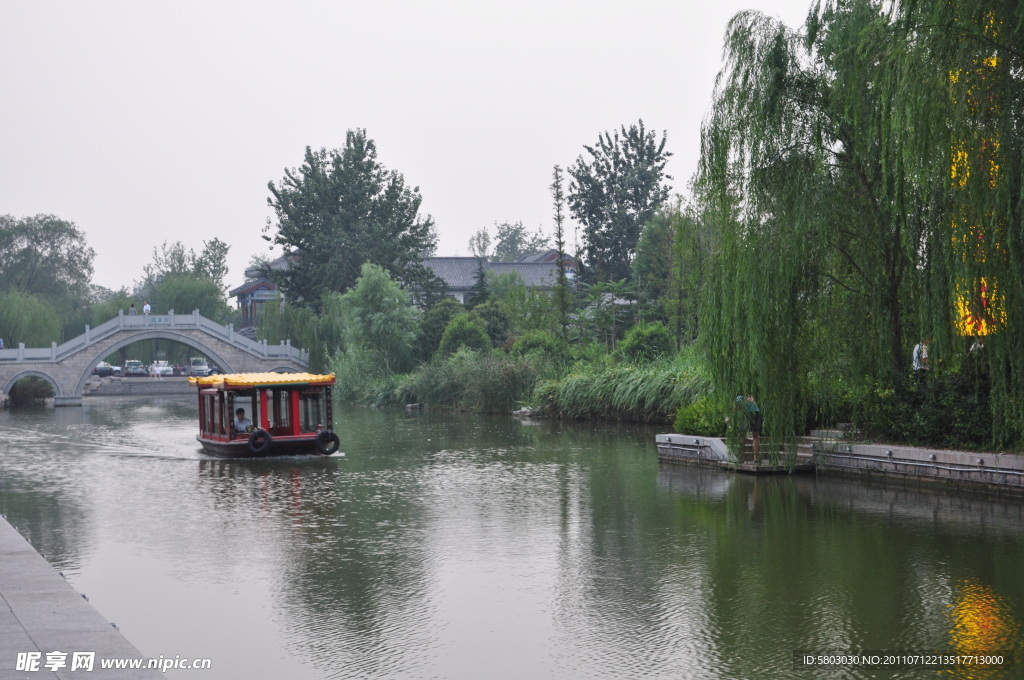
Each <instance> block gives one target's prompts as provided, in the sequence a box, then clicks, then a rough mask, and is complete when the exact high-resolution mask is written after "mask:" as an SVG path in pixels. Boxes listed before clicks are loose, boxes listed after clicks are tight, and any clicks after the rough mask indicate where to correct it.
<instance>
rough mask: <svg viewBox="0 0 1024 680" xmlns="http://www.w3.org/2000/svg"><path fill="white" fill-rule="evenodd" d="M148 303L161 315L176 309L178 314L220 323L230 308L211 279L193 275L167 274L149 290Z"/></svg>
mask: <svg viewBox="0 0 1024 680" xmlns="http://www.w3.org/2000/svg"><path fill="white" fill-rule="evenodd" d="M150 292H151V295H150V296H149V302H150V304H151V305H152V306H153V308H154V310H160V313H164V312H168V311H170V310H172V309H173V310H174V311H175V313H176V314H191V313H192V311H193V310H196V309H198V310H199V313H200V314H202V315H203V316H205V317H206V318H208V319H213V320H214V321H217V322H218V323H220V322H223V321H224V320H225V319H226V318H227V316H228V314H230V313H231V310H230V308H229V307H228V305H227V303H226V302H225V301H224V294H223V291H221V289H220V287H219V286H218V285H217V284H216V283H215V282H214V281H212V280H210V279H208V278H205V277H199V276H196V275H195V274H191V273H181V274H167V275H165V276H162V277H161V278H160V279H159V280H158V282H157V283H155V284H154V285H153V286H152V288H151V289H150Z"/></svg>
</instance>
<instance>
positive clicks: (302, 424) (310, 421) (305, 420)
mask: <svg viewBox="0 0 1024 680" xmlns="http://www.w3.org/2000/svg"><path fill="white" fill-rule="evenodd" d="M323 423H324V393H323V390H321V389H317V390H308V391H305V392H303V393H302V394H301V395H299V432H316V426H317V425H323Z"/></svg>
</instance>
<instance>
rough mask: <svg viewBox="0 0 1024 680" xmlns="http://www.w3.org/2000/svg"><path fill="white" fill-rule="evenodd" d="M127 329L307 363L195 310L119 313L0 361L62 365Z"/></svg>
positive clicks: (10, 352) (291, 350) (4, 353)
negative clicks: (192, 333) (179, 334)
mask: <svg viewBox="0 0 1024 680" xmlns="http://www.w3.org/2000/svg"><path fill="white" fill-rule="evenodd" d="M130 328H138V329H140V330H142V329H147V328H148V329H152V330H164V329H171V328H180V329H183V330H184V329H198V330H202V331H204V332H205V333H207V334H209V335H212V336H214V337H216V338H218V339H220V340H223V341H224V342H226V343H228V344H230V345H234V346H235V347H238V348H239V349H243V350H247V351H249V352H251V353H253V354H258V355H260V356H263V357H266V358H271V357H274V358H282V359H294V360H296V361H300V362H308V361H309V352H308V351H306V350H302V349H299V348H298V347H293V346H292V344H291V340H288V341H285V342H282V343H281V344H279V345H271V344H268V343H267V341H266V340H263V341H261V342H254V341H252V340H250V339H249V338H247V337H245V336H243V335H240V334H238V333H236V332H235V329H234V326H232V325H228V326H224V325H221V324H219V323H217V322H216V321H212V320H210V319H207V318H206V317H204V316H203V315H201V314H200V313H199V311H198V310H197V311H194V312H192V313H191V314H175V313H174V311H173V310H172V311H171V312H169V313H167V314H142V315H138V316H128V315H126V314H124V313H120V312H119V313H118V315H117V316H116V317H114V318H113V319H110V320H109V321H104V322H103V323H101V324H100V325H99V326H96V327H95V328H90V327H89V326H86V327H85V332H84V333H82V334H81V335H79V336H78V337H75V338H71V339H70V340H68V341H67V342H65V343H62V344H60V345H58V344H57V343H55V342H54V343H50V346H49V347H25V345H24V344H19V346H18V347H17V348H8V349H2V350H0V361H61V360H63V359H65V358H67V357H68V356H71V355H72V354H75V353H76V352H80V351H82V350H84V349H87V348H88V347H90V346H92V345H95V344H97V343H99V342H103V341H104V340H106V339H107V338H108V337H110V336H111V335H113V334H115V333H118V332H120V331H123V330H125V329H130Z"/></svg>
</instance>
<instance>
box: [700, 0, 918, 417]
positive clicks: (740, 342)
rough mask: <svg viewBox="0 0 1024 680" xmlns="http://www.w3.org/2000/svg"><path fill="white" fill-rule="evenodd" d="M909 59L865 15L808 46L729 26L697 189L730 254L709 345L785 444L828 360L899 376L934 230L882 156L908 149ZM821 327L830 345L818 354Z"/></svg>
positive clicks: (721, 262)
mask: <svg viewBox="0 0 1024 680" xmlns="http://www.w3.org/2000/svg"><path fill="white" fill-rule="evenodd" d="M907 48H908V45H906V44H905V43H902V42H901V41H900V40H899V37H898V35H897V34H896V32H895V31H894V30H893V29H892V26H891V24H890V22H889V19H888V18H887V16H886V15H885V14H884V13H883V12H882V11H881V9H880V5H878V4H875V3H873V2H870V1H868V0H853V1H852V2H840V3H838V4H836V5H835V6H826V7H824V8H822V9H821V10H820V12H818V13H812V17H811V19H810V20H809V22H808V26H807V31H806V33H800V32H796V31H793V30H791V29H789V28H788V27H786V26H785V25H783V24H782V23H780V22H778V21H777V20H775V19H772V18H769V17H767V16H765V15H763V14H760V13H758V12H754V11H747V12H742V13H740V14H738V15H736V17H734V18H733V20H732V21H731V22H730V24H729V28H728V31H727V37H726V66H725V68H724V69H723V71H722V73H721V74H720V75H719V78H718V85H717V88H716V93H715V100H714V103H713V106H712V110H711V114H710V118H709V120H708V121H707V123H706V124H705V127H704V130H703V153H702V159H701V168H700V173H701V174H700V179H699V182H698V191H699V193H700V195H701V197H702V200H703V201H704V206H703V207H704V209H705V214H706V215H708V216H709V219H711V220H712V221H713V222H714V224H715V226H716V228H717V229H718V230H719V233H720V234H721V238H722V247H721V250H720V251H719V253H718V255H717V257H716V258H715V262H714V265H713V271H712V274H711V276H710V280H711V285H709V286H708V287H706V288H705V292H706V296H705V299H704V304H703V306H702V309H701V314H702V318H704V319H705V320H708V322H707V323H704V324H702V329H703V331H702V339H704V340H705V341H706V347H707V349H708V350H709V356H710V358H711V359H712V363H713V365H714V367H715V369H716V372H717V375H716V377H717V379H718V380H717V382H718V384H719V385H720V386H721V387H722V389H723V390H724V391H729V393H730V394H735V393H737V392H744V393H747V394H750V393H756V394H757V395H758V401H759V402H760V403H761V404H762V406H765V405H767V408H765V413H766V416H765V417H766V422H767V426H768V428H769V429H771V430H773V431H774V432H775V434H777V435H781V436H784V437H786V436H788V437H791V436H793V435H794V434H795V432H796V431H797V430H798V429H799V428H800V424H801V423H802V422H803V416H802V413H803V408H804V407H805V404H806V398H807V397H808V393H807V390H806V384H805V377H806V376H807V375H808V371H809V370H810V365H811V364H816V363H817V362H819V361H820V360H821V356H820V355H821V353H830V352H837V353H839V354H842V355H844V356H845V362H846V365H847V366H856V367H858V369H857V370H858V371H860V372H861V376H860V377H858V378H857V380H861V379H863V377H864V376H874V377H876V378H878V379H882V380H885V381H887V382H889V383H890V384H891V381H892V380H893V379H894V377H895V376H898V375H901V374H902V373H903V367H904V362H905V353H904V345H905V338H906V334H907V329H908V327H909V326H912V325H913V321H912V320H911V319H908V318H907V315H908V314H913V311H914V306H913V305H911V304H909V301H910V300H911V299H912V298H913V295H914V291H913V287H914V284H915V279H914V271H915V265H916V264H917V263H918V261H919V253H920V252H921V250H922V232H923V228H924V225H925V223H926V221H927V220H928V219H930V218H932V217H934V216H931V215H929V214H928V211H927V210H926V209H924V208H923V206H921V205H920V204H917V205H915V204H914V202H913V201H912V200H910V199H911V196H912V195H914V194H915V193H916V188H915V186H914V178H908V177H907V176H906V175H904V174H903V173H902V172H901V171H900V170H901V163H902V158H903V154H904V151H903V150H901V148H900V147H899V145H898V144H897V143H896V142H894V141H890V140H887V141H885V142H884V143H880V140H881V139H884V138H886V137H887V135H890V134H892V135H894V137H895V140H902V139H903V135H902V134H900V131H899V130H898V129H894V128H895V123H894V121H895V120H896V119H895V118H894V116H893V110H894V104H895V102H896V97H895V96H894V94H895V93H894V91H893V89H892V88H893V77H894V76H895V74H896V73H897V66H896V64H895V63H894V60H895V58H896V55H898V54H899V52H900V51H901V50H904V49H907ZM931 75H932V77H931V78H930V77H929V74H928V72H927V71H922V72H921V73H920V74H919V75H918V77H919V78H921V79H922V82H925V83H926V82H928V81H929V80H932V81H933V80H934V79H933V76H934V74H931ZM930 85H931V86H934V82H931V84H930ZM822 323H828V324H829V333H827V334H824V337H825V338H826V343H827V344H826V345H825V346H822V345H821V344H820V343H819V342H808V340H809V338H810V337H811V336H814V337H816V338H817V337H819V336H818V335H816V334H815V328H816V326H818V325H820V324H822Z"/></svg>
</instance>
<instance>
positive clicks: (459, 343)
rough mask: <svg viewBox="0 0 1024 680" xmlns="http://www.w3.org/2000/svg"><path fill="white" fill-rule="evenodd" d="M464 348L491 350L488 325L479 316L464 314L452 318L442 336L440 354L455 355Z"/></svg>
mask: <svg viewBox="0 0 1024 680" xmlns="http://www.w3.org/2000/svg"><path fill="white" fill-rule="evenodd" d="M462 347H468V348H469V349H476V350H488V349H490V348H491V339H490V337H489V336H488V335H487V324H486V323H485V322H484V320H483V319H481V318H480V317H478V316H472V315H471V314H469V313H468V312H462V313H460V314H456V315H455V316H454V317H452V320H451V321H449V322H448V327H447V328H445V329H444V335H443V336H441V346H440V347H439V348H438V352H439V353H441V354H443V355H448V354H454V353H455V352H456V351H458V350H459V349H460V348H462Z"/></svg>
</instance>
